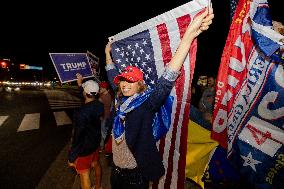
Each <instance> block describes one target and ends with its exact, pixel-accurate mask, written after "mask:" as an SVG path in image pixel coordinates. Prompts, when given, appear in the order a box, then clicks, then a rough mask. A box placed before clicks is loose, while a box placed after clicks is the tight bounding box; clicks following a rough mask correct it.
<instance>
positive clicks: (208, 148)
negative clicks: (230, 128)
mask: <svg viewBox="0 0 284 189" xmlns="http://www.w3.org/2000/svg"><path fill="white" fill-rule="evenodd" d="M217 146H218V142H216V141H215V140H212V139H211V137H210V131H209V130H207V129H205V128H203V127H202V126H200V125H198V124H197V123H195V122H193V121H191V120H190V121H189V125H188V138H187V153H186V167H185V175H186V177H187V178H190V179H192V180H193V181H195V182H196V183H197V184H199V185H200V186H201V187H202V188H204V183H203V182H202V180H201V178H202V176H203V173H204V171H205V169H206V167H207V165H208V163H209V162H208V161H209V156H210V154H211V152H212V151H213V150H214V149H215V148H216V147H217Z"/></svg>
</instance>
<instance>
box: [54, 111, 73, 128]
mask: <svg viewBox="0 0 284 189" xmlns="http://www.w3.org/2000/svg"><path fill="white" fill-rule="evenodd" d="M53 115H54V117H55V120H56V124H57V126H61V125H68V124H72V121H71V119H70V118H69V116H68V115H67V114H66V112H64V111H61V112H53Z"/></svg>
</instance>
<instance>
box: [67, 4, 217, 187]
mask: <svg viewBox="0 0 284 189" xmlns="http://www.w3.org/2000/svg"><path fill="white" fill-rule="evenodd" d="M213 17H214V14H213V12H212V9H210V11H208V10H207V11H205V12H203V13H202V14H200V15H199V16H197V17H196V18H195V19H194V20H193V21H192V23H191V24H190V25H189V26H188V28H187V30H186V32H185V34H184V36H183V38H182V40H181V42H180V44H179V47H178V49H177V51H176V53H175V54H174V56H173V58H172V60H171V61H170V63H169V64H168V65H167V66H166V68H165V70H164V73H163V74H162V76H161V77H160V78H159V80H158V84H157V85H156V87H155V88H154V89H148V88H147V85H146V84H145V82H144V76H143V73H142V72H141V71H140V69H138V68H137V67H133V66H128V67H126V68H125V70H123V71H122V72H121V73H119V72H118V70H117V69H116V66H115V64H114V62H113V61H112V55H111V45H112V42H111V41H110V42H109V43H108V44H107V45H106V47H105V54H106V71H107V75H108V82H101V83H99V84H98V83H97V82H95V81H93V80H87V81H85V82H83V78H82V75H80V74H77V83H78V86H79V87H80V90H81V93H82V95H83V97H84V104H83V105H82V106H81V107H80V108H79V109H77V110H76V111H75V112H74V121H73V126H74V128H73V135H72V142H71V147H70V151H69V156H68V157H69V158H68V159H69V165H70V166H71V167H74V168H75V170H76V171H77V173H78V174H79V175H80V181H81V188H82V189H90V188H91V187H92V188H97V189H98V188H101V175H102V170H101V165H100V162H99V156H98V153H99V151H100V150H103V148H104V145H105V144H107V143H108V142H109V141H111V144H112V160H113V161H112V162H113V163H112V168H111V177H110V183H111V188H112V189H121V188H124V189H139V188H141V189H147V188H149V185H150V183H151V182H154V181H157V180H159V179H160V178H161V177H162V176H163V175H164V174H165V168H164V165H163V162H162V157H161V156H160V154H159V152H158V149H157V147H156V141H155V139H154V136H153V131H152V123H153V121H154V115H155V113H156V112H157V111H158V110H159V109H160V107H161V106H162V104H163V103H164V101H165V99H166V98H167V97H168V95H169V94H170V92H171V89H172V88H173V86H174V84H175V80H176V79H177V78H178V77H179V74H180V69H181V67H182V65H183V62H184V60H185V58H186V56H187V53H188V51H189V49H190V46H191V43H192V41H193V40H194V39H195V38H196V37H197V36H198V35H199V34H201V33H202V32H203V31H205V30H207V29H208V28H209V26H210V24H211V23H212V19H213ZM110 86H111V87H112V89H110V88H109V87H110ZM111 91H113V94H114V95H112V92H111ZM114 97H115V99H116V100H115V101H114ZM114 102H115V103H114ZM92 168H94V169H95V185H94V186H91V182H90V180H91V178H90V169H92Z"/></svg>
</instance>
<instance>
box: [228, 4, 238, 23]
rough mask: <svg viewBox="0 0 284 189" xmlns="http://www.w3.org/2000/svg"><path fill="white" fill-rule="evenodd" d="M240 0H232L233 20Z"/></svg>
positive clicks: (231, 14) (231, 11)
mask: <svg viewBox="0 0 284 189" xmlns="http://www.w3.org/2000/svg"><path fill="white" fill-rule="evenodd" d="M238 1H239V0H230V16H231V17H230V18H231V20H233V17H234V14H235V11H236V8H237V5H238Z"/></svg>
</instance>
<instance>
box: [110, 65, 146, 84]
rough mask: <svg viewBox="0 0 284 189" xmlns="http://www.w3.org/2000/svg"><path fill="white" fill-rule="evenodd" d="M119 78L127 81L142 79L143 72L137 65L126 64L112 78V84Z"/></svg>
mask: <svg viewBox="0 0 284 189" xmlns="http://www.w3.org/2000/svg"><path fill="white" fill-rule="evenodd" d="M121 78H124V79H125V80H127V81H129V82H137V81H143V73H142V72H141V70H140V69H139V68H137V67H134V66H127V67H126V68H125V70H123V72H122V73H121V74H119V75H117V76H116V77H115V78H114V80H113V82H114V84H115V85H117V84H118V82H119V81H120V80H121Z"/></svg>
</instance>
